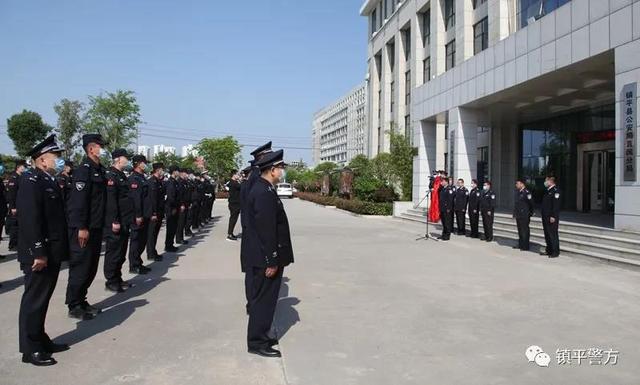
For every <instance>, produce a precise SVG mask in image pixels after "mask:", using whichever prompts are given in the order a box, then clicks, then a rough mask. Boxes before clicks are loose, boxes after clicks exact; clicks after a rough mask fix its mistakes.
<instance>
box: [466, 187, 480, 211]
mask: <svg viewBox="0 0 640 385" xmlns="http://www.w3.org/2000/svg"><path fill="white" fill-rule="evenodd" d="M481 195H482V193H481V192H480V190H479V189H478V188H477V187H474V188H472V189H471V190H470V191H469V199H468V204H467V208H468V210H469V212H470V213H474V212H476V213H477V212H478V211H479V210H480V196H481Z"/></svg>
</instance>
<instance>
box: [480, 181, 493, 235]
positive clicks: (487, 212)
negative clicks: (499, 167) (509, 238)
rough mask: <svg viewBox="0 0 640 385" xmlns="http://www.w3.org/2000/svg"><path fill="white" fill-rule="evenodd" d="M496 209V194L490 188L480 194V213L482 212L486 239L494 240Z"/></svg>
mask: <svg viewBox="0 0 640 385" xmlns="http://www.w3.org/2000/svg"><path fill="white" fill-rule="evenodd" d="M495 209H496V194H494V192H493V190H491V189H489V190H486V191H484V192H483V193H482V195H481V196H480V213H481V214H482V228H483V230H484V240H485V241H487V242H491V241H493V215H494V214H495Z"/></svg>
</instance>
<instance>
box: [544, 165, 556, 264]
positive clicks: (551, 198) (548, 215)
mask: <svg viewBox="0 0 640 385" xmlns="http://www.w3.org/2000/svg"><path fill="white" fill-rule="evenodd" d="M544 186H545V187H546V189H547V190H546V191H545V193H544V196H543V197H542V210H541V214H542V228H543V230H544V240H545V242H546V249H545V251H544V252H541V253H540V254H541V255H548V256H549V258H557V257H559V256H560V237H559V235H558V225H559V223H560V190H559V189H558V187H557V186H556V178H555V177H553V176H547V178H546V179H545V181H544Z"/></svg>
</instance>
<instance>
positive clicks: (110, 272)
mask: <svg viewBox="0 0 640 385" xmlns="http://www.w3.org/2000/svg"><path fill="white" fill-rule="evenodd" d="M111 158H112V159H113V163H112V165H111V167H110V168H109V170H108V171H107V172H106V174H105V176H106V179H107V203H106V212H105V221H104V222H105V223H104V239H105V252H104V277H105V279H106V282H105V289H106V290H108V291H112V292H114V293H121V292H123V291H125V290H127V289H128V288H129V287H130V285H129V284H128V283H127V282H125V281H124V280H123V279H122V265H123V264H124V261H125V259H126V255H127V245H128V242H129V232H130V227H131V222H132V221H133V206H132V205H131V202H130V200H129V183H128V182H127V176H126V175H125V173H124V171H125V170H128V169H129V168H130V167H131V162H130V161H129V159H130V158H131V155H129V153H128V152H127V150H125V149H123V148H119V149H117V150H115V151H113V152H112V153H111Z"/></svg>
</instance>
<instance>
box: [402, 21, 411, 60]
mask: <svg viewBox="0 0 640 385" xmlns="http://www.w3.org/2000/svg"><path fill="white" fill-rule="evenodd" d="M402 35H403V39H404V58H405V60H406V61H407V62H409V61H410V60H411V29H406V30H404V31H402Z"/></svg>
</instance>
